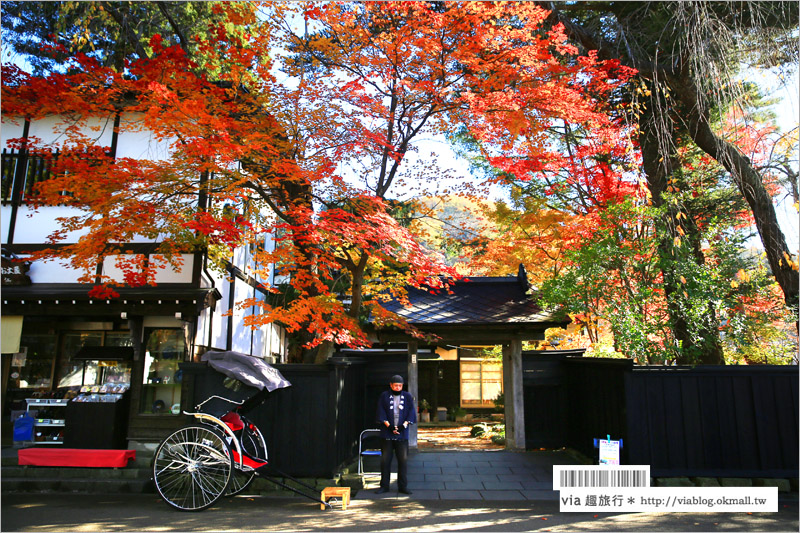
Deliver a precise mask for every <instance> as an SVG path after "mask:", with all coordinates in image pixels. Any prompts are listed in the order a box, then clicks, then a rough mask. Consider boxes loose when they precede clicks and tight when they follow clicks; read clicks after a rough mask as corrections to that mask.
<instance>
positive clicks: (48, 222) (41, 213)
mask: <svg viewBox="0 0 800 533" xmlns="http://www.w3.org/2000/svg"><path fill="white" fill-rule="evenodd" d="M79 213H80V210H78V209H75V208H73V207H66V206H53V207H42V208H40V209H39V210H38V211H34V210H33V209H31V208H30V207H29V206H27V205H21V206H19V209H18V210H17V225H16V227H15V228H14V243H15V244H38V243H43V242H46V241H47V238H48V237H49V236H50V234H51V233H53V231H55V230H56V229H57V228H58V227H59V226H58V222H57V221H56V218H58V217H67V216H74V215H77V214H79ZM10 216H11V206H3V207H2V220H0V222H1V223H2V231H3V235H2V238H3V242H6V239H8V224H9V220H10ZM80 235H81V233H80V232H74V231H73V232H70V233H68V234H67V239H66V240H65V241H63V242H67V243H74V242H77V241H78V238H79V237H80Z"/></svg>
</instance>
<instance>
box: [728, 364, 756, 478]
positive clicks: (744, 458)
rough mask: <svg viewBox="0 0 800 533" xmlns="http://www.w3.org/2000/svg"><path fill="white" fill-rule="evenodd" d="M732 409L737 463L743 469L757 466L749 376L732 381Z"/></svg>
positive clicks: (754, 414) (754, 410)
mask: <svg viewBox="0 0 800 533" xmlns="http://www.w3.org/2000/svg"><path fill="white" fill-rule="evenodd" d="M732 387H733V402H732V405H731V408H732V410H733V411H734V412H735V413H736V417H735V420H736V437H737V440H738V445H739V454H740V457H739V464H740V465H741V467H742V468H743V469H745V470H750V469H757V468H759V466H760V464H761V462H760V461H759V451H758V448H759V447H758V430H757V428H756V417H757V416H758V415H757V411H756V409H754V408H753V406H754V404H753V387H752V386H751V383H750V376H748V375H742V376H737V379H734V380H733V382H732Z"/></svg>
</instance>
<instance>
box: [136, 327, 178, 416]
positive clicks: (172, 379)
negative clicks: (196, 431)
mask: <svg viewBox="0 0 800 533" xmlns="http://www.w3.org/2000/svg"><path fill="white" fill-rule="evenodd" d="M148 333H149V335H148V336H147V344H146V347H145V357H144V373H143V383H142V403H141V406H140V412H141V413H144V414H153V415H173V414H174V415H176V414H179V413H180V402H181V381H182V374H181V370H180V368H179V367H178V364H179V363H181V362H183V359H184V353H185V346H186V343H185V340H184V336H183V330H182V329H153V330H150V331H149V332H148Z"/></svg>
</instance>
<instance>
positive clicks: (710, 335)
mask: <svg viewBox="0 0 800 533" xmlns="http://www.w3.org/2000/svg"><path fill="white" fill-rule="evenodd" d="M653 92H654V95H655V91H653ZM656 98H657V97H656V96H654V97H653V98H651V99H650V101H649V102H647V106H648V107H647V108H646V110H645V111H644V112H643V115H642V119H641V122H640V124H641V133H640V135H639V144H640V146H641V150H642V165H643V167H644V171H645V175H646V177H647V183H648V187H649V189H650V194H651V195H652V198H653V205H655V206H656V207H663V206H664V205H665V203H664V197H663V195H664V193H665V192H666V190H667V182H668V181H669V179H670V178H672V177H676V169H679V168H680V162H679V161H678V159H677V153H676V152H675V143H674V139H673V138H672V132H673V131H674V125H673V123H672V121H671V120H670V119H668V118H666V114H665V113H654V110H655V108H656V106H658V105H659V102H658V101H657V99H656ZM659 119H661V120H666V121H667V122H666V123H661V124H659V123H658V120H659ZM660 135H670V138H659V136H660ZM679 211H680V209H679V207H678V206H671V205H668V206H667V209H666V210H665V212H664V214H663V216H662V219H661V225H662V229H661V231H658V235H659V236H658V252H659V266H660V268H661V272H662V274H663V276H664V296H665V298H666V300H667V311H668V313H669V319H670V326H671V328H672V334H673V335H674V336H675V340H676V341H677V342H678V343H679V344H680V348H679V350H678V360H677V362H678V363H679V364H691V363H702V364H724V361H725V360H724V357H723V354H722V345H721V342H720V339H719V330H718V329H717V318H716V311H715V308H714V307H713V305H710V304H709V307H708V308H707V309H706V310H705V312H704V317H703V319H702V322H701V323H700V324H696V325H695V328H696V331H695V332H694V333H695V334H694V335H693V334H692V333H693V332H692V331H691V329H694V328H690V324H689V322H688V321H687V318H686V317H687V310H686V309H684V306H685V305H686V304H688V303H689V301H688V298H684V296H683V294H682V293H683V290H684V289H683V287H682V285H681V282H680V276H679V275H678V274H677V273H676V272H675V268H674V267H675V265H676V264H677V261H678V257H676V244H675V239H676V237H678V233H677V231H676V226H675V221H676V215H677V214H678V212H679ZM684 214H686V213H684ZM687 219H688V220H692V217H691V216H690V215H688V216H687ZM685 233H686V234H685V235H684V236H683V239H685V240H686V246H691V247H692V254H691V257H692V259H693V260H694V261H695V262H696V263H697V264H702V263H703V262H704V261H705V258H704V256H703V253H702V251H701V250H700V240H701V239H700V237H699V235H698V228H697V226H696V225H695V224H694V223H692V224H687V225H686V228H685ZM695 338H699V339H701V341H700V342H696V341H695V340H694V339H695ZM695 354H696V355H695Z"/></svg>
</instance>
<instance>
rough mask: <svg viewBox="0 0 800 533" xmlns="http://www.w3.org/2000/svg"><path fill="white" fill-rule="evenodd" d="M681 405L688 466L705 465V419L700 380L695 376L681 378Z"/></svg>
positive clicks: (697, 466)
mask: <svg viewBox="0 0 800 533" xmlns="http://www.w3.org/2000/svg"><path fill="white" fill-rule="evenodd" d="M680 387H681V395H680V399H681V402H682V403H681V406H682V408H681V409H679V410H680V412H681V413H682V414H683V417H682V418H683V431H684V435H685V442H684V446H683V447H684V450H685V451H686V467H687V468H699V467H702V466H703V448H704V446H703V420H702V417H701V416H700V400H699V393H698V390H699V389H700V387H701V384H700V380H699V379H698V378H697V377H694V376H686V377H685V378H683V379H682V380H680Z"/></svg>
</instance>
